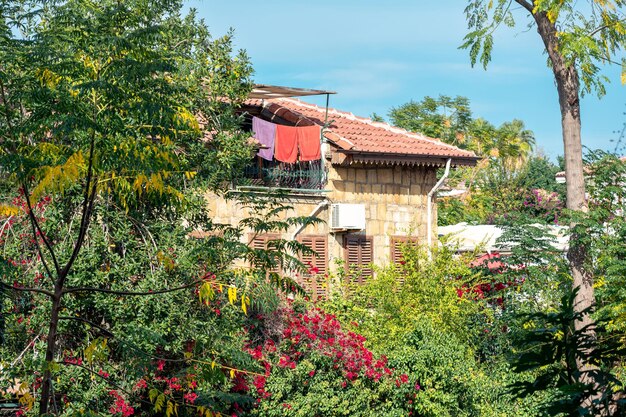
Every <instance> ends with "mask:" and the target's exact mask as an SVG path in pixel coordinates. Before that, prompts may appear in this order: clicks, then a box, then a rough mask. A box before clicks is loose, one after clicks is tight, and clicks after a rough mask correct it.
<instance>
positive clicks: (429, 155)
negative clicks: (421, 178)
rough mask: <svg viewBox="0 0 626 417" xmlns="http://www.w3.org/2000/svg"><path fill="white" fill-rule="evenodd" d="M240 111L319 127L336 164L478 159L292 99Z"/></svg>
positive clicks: (250, 105)
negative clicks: (332, 147)
mask: <svg viewBox="0 0 626 417" xmlns="http://www.w3.org/2000/svg"><path fill="white" fill-rule="evenodd" d="M243 109H244V110H245V111H248V112H249V113H251V114H253V115H259V116H260V117H262V118H264V119H266V120H269V121H272V122H274V123H278V124H284V125H288V126H311V125H318V126H322V127H323V128H324V130H323V134H324V137H325V138H326V140H328V141H329V142H330V143H331V144H332V145H333V146H334V148H335V152H333V153H332V158H331V163H333V164H335V165H351V164H353V163H357V164H376V165H378V164H385V165H420V166H443V165H445V164H446V160H447V159H450V158H451V159H452V163H453V164H454V165H475V164H476V161H477V160H479V159H480V158H478V157H477V156H476V155H475V154H474V153H473V152H470V151H467V150H463V149H459V148H457V147H455V146H452V145H449V144H447V143H444V142H442V141H441V140H439V139H434V138H429V137H427V136H424V135H421V134H419V133H413V132H408V131H406V130H404V129H400V128H397V127H394V126H390V125H389V124H387V123H379V122H374V121H372V120H370V119H367V118H364V117H358V116H355V115H353V114H352V113H348V112H343V111H339V110H336V109H332V108H329V109H326V108H324V107H320V106H316V105H315V104H310V103H305V102H303V101H300V100H297V99H293V98H279V99H272V100H260V99H256V100H254V99H251V100H247V101H246V102H245V103H244V107H243Z"/></svg>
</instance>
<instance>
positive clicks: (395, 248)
mask: <svg viewBox="0 0 626 417" xmlns="http://www.w3.org/2000/svg"><path fill="white" fill-rule="evenodd" d="M418 245H419V242H418V240H417V239H416V238H412V237H408V236H392V237H391V244H390V245H389V246H390V249H391V256H390V258H391V263H393V264H396V265H398V264H404V254H403V253H402V251H403V248H404V247H405V246H411V247H413V248H414V247H417V246H418ZM404 275H405V274H404V273H402V274H400V279H399V281H400V284H404Z"/></svg>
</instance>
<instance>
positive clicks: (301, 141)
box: [252, 116, 322, 164]
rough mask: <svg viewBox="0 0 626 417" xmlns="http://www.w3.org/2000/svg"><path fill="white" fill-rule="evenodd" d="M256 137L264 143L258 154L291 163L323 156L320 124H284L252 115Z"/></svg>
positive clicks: (253, 130) (265, 157) (266, 158)
mask: <svg viewBox="0 0 626 417" xmlns="http://www.w3.org/2000/svg"><path fill="white" fill-rule="evenodd" d="M252 132H253V133H254V137H255V138H256V139H257V140H258V141H259V142H260V143H261V144H262V145H264V147H265V149H260V150H259V152H258V153H257V155H258V156H259V157H261V158H263V159H265V160H268V161H272V160H277V161H280V162H286V163H289V164H293V163H296V162H298V161H300V162H307V161H315V160H318V159H320V158H321V152H322V149H321V128H320V126H317V125H314V126H284V125H278V124H275V123H272V122H268V121H267V120H263V119H260V118H258V117H256V116H254V117H252Z"/></svg>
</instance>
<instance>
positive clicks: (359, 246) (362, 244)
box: [344, 235, 374, 284]
mask: <svg viewBox="0 0 626 417" xmlns="http://www.w3.org/2000/svg"><path fill="white" fill-rule="evenodd" d="M344 255H345V262H346V268H347V269H348V271H350V270H354V269H356V270H357V272H356V273H355V274H354V276H352V280H353V282H355V283H358V284H363V283H364V282H365V281H366V280H367V279H368V278H371V277H372V275H373V271H372V268H371V263H372V262H373V261H374V251H373V245H372V237H371V236H364V235H346V236H345V237H344Z"/></svg>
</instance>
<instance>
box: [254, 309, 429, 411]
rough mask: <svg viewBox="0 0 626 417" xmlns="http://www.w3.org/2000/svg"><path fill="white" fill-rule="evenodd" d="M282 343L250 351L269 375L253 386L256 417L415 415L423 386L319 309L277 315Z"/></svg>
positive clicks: (270, 341)
mask: <svg viewBox="0 0 626 417" xmlns="http://www.w3.org/2000/svg"><path fill="white" fill-rule="evenodd" d="M277 314H279V315H280V316H281V317H282V319H283V323H284V327H283V330H282V334H280V336H279V338H278V340H274V339H272V338H268V339H266V340H265V341H263V343H261V344H258V345H256V346H250V347H249V352H250V354H251V355H252V356H253V357H254V358H255V359H257V360H258V361H259V362H260V363H261V364H262V365H263V368H264V369H265V372H264V374H263V375H258V376H256V377H255V378H254V379H253V381H252V385H253V389H254V395H255V396H256V398H257V403H258V406H257V408H256V409H255V410H254V414H255V415H257V416H296V415H297V416H319V415H323V416H335V415H337V416H338V415H350V416H370V415H385V416H395V415H398V416H400V415H403V416H406V415H407V414H409V415H410V412H411V409H412V403H413V399H414V397H415V395H416V394H417V393H418V391H419V390H420V386H419V384H418V383H417V382H416V381H415V380H413V379H412V378H410V377H409V376H408V375H406V374H402V373H399V372H396V371H394V370H393V369H391V368H390V367H389V366H388V362H387V358H386V357H385V356H380V357H375V356H374V354H373V353H372V352H371V351H370V350H368V349H367V348H366V347H365V345H364V343H365V338H364V337H363V336H361V335H359V334H356V333H353V332H350V331H345V330H342V326H341V324H340V323H339V322H338V321H337V319H336V318H335V316H333V315H330V314H326V313H324V312H323V311H322V310H320V309H312V310H309V311H306V312H303V313H297V312H296V311H294V309H293V308H292V307H287V308H284V309H282V310H280V311H278V312H277Z"/></svg>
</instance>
